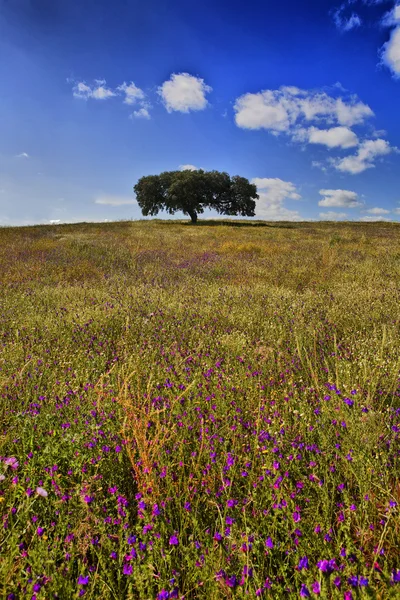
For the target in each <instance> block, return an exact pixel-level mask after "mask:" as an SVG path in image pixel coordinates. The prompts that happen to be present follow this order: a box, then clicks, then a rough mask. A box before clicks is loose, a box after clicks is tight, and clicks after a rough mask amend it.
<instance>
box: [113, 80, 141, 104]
mask: <svg viewBox="0 0 400 600" xmlns="http://www.w3.org/2000/svg"><path fill="white" fill-rule="evenodd" d="M117 91H118V92H122V93H123V94H125V100H124V104H129V105H132V104H135V103H136V102H138V101H139V100H144V99H145V97H146V95H145V93H144V91H143V90H141V89H140V88H139V87H137V86H136V85H135V84H134V83H133V81H131V82H130V83H129V84H127V83H126V82H125V81H124V83H123V84H121V85H119V86H118V87H117Z"/></svg>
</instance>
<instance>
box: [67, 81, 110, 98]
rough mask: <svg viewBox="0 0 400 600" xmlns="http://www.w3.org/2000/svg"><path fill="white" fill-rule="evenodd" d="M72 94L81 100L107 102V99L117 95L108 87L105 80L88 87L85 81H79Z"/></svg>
mask: <svg viewBox="0 0 400 600" xmlns="http://www.w3.org/2000/svg"><path fill="white" fill-rule="evenodd" d="M72 93H73V95H74V97H75V98H80V99H81V100H88V99H89V98H94V99H95V100H107V98H112V97H113V96H116V95H117V94H116V93H115V92H113V90H111V89H110V88H108V87H106V81H105V79H96V80H95V83H94V85H93V86H90V85H87V84H86V83H85V82H84V81H78V82H76V83H75V85H74V87H73V88H72Z"/></svg>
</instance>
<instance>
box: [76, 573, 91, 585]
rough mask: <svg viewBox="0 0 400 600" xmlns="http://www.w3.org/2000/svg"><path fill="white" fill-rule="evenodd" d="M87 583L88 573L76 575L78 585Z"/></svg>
mask: <svg viewBox="0 0 400 600" xmlns="http://www.w3.org/2000/svg"><path fill="white" fill-rule="evenodd" d="M88 583H89V575H86V577H85V576H84V575H79V577H78V585H87V584H88Z"/></svg>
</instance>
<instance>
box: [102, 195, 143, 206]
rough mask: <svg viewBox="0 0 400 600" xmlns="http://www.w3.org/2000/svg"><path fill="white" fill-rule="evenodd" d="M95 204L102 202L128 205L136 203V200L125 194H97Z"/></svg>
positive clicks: (113, 204) (108, 204)
mask: <svg viewBox="0 0 400 600" xmlns="http://www.w3.org/2000/svg"><path fill="white" fill-rule="evenodd" d="M94 202H95V204H102V205H106V206H128V205H134V204H137V202H136V200H135V199H133V198H129V197H126V196H108V195H104V196H99V197H98V198H96V199H95V201H94Z"/></svg>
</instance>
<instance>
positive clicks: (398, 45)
mask: <svg viewBox="0 0 400 600" xmlns="http://www.w3.org/2000/svg"><path fill="white" fill-rule="evenodd" d="M382 62H383V63H384V64H385V65H386V66H387V67H389V69H390V70H391V71H392V73H393V76H394V77H396V78H398V77H400V25H398V26H397V27H396V28H395V29H394V30H393V31H392V33H391V35H390V39H389V41H388V42H386V44H385V45H384V46H383V48H382Z"/></svg>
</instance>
